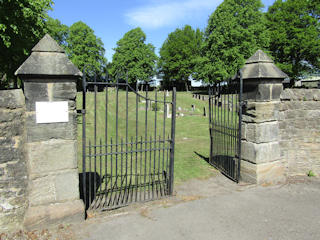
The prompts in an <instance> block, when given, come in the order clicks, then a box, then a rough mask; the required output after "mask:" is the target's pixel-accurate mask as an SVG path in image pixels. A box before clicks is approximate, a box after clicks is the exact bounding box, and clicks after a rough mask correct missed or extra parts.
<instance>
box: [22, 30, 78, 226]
mask: <svg viewBox="0 0 320 240" xmlns="http://www.w3.org/2000/svg"><path fill="white" fill-rule="evenodd" d="M16 75H18V76H19V77H20V78H21V79H22V80H23V81H24V93H25V99H26V124H25V127H26V152H27V163H28V175H29V183H28V200H29V204H28V209H27V211H26V214H25V217H24V223H23V225H24V227H25V228H30V229H31V228H34V227H39V226H43V225H47V224H51V223H54V224H55V223H59V222H61V221H64V222H65V221H70V220H71V221H74V220H77V221H78V220H82V219H83V218H84V205H83V202H82V200H80V197H79V177H78V167H77V120H76V114H77V113H76V103H75V101H76V94H77V91H76V81H77V79H79V76H81V75H82V73H81V72H80V71H79V70H78V69H77V68H76V67H75V66H74V65H73V64H72V63H71V61H70V60H69V59H68V57H67V56H66V54H65V52H64V50H63V49H62V48H61V47H60V46H59V45H58V44H57V43H56V42H55V41H54V40H53V39H52V38H51V37H50V36H49V35H45V36H44V37H43V39H41V40H40V42H39V43H38V44H37V45H36V46H35V47H34V48H33V49H32V53H31V55H30V56H29V58H28V59H27V60H26V61H25V62H24V63H23V64H22V65H21V66H20V67H19V69H18V70H17V71H16ZM57 101H58V102H59V101H60V102H61V101H63V102H67V103H68V115H69V120H68V121H67V122H50V121H49V122H47V123H37V121H36V102H46V103H50V102H51V103H54V102H57Z"/></svg>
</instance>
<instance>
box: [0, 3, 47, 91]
mask: <svg viewBox="0 0 320 240" xmlns="http://www.w3.org/2000/svg"><path fill="white" fill-rule="evenodd" d="M52 4H53V1H52V0H19V1H17V0H0V52H1V56H0V73H2V76H0V78H3V76H4V75H6V77H5V78H4V79H7V80H6V84H8V83H9V82H10V81H11V80H15V81H14V83H15V84H14V85H15V87H17V81H16V78H15V77H14V72H15V70H16V69H17V68H18V67H19V66H20V65H21V64H22V63H23V61H24V60H25V58H26V56H27V55H28V54H29V53H30V50H31V48H32V47H33V46H34V45H35V43H36V42H37V41H38V40H39V39H40V38H41V37H42V36H43V34H44V26H45V19H46V18H47V11H48V10H49V9H51V6H52ZM0 87H1V82H0Z"/></svg>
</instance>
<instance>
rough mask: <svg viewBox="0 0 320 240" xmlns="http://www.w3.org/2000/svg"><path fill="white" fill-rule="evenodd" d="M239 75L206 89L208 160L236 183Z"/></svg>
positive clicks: (239, 149)
mask: <svg viewBox="0 0 320 240" xmlns="http://www.w3.org/2000/svg"><path fill="white" fill-rule="evenodd" d="M241 106H242V74H241V72H240V77H238V78H237V79H235V80H229V81H224V82H219V83H217V84H215V85H214V86H213V87H210V88H209V130H210V158H209V163H210V164H211V165H213V166H214V167H216V168H217V169H219V170H220V171H221V172H222V173H223V174H225V175H226V176H227V177H229V178H231V179H232V180H234V181H236V182H238V181H239V178H240V159H241V121H242V107H241Z"/></svg>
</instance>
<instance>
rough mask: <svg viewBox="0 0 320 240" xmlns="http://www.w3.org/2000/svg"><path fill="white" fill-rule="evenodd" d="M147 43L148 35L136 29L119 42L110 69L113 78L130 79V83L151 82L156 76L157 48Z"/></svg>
mask: <svg viewBox="0 0 320 240" xmlns="http://www.w3.org/2000/svg"><path fill="white" fill-rule="evenodd" d="M145 41H146V34H145V33H144V32H143V31H142V30H141V28H135V29H132V30H130V31H129V32H127V33H126V34H125V35H124V36H123V38H121V39H120V40H119V41H118V42H117V47H116V48H114V50H115V53H114V55H113V57H112V65H111V68H110V74H111V76H112V77H113V78H116V77H117V76H118V77H120V76H121V77H123V78H126V77H128V82H129V83H136V82H137V81H138V80H141V81H146V82H148V81H150V79H151V77H152V76H154V74H155V63H156V60H157V56H156V54H155V53H154V51H155V47H154V46H153V45H152V44H146V43H145Z"/></svg>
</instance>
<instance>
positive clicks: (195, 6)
mask: <svg viewBox="0 0 320 240" xmlns="http://www.w3.org/2000/svg"><path fill="white" fill-rule="evenodd" d="M222 1H223V0H90V1H88V0H54V6H53V11H50V12H49V15H50V16H51V17H53V18H57V19H59V20H60V21H61V22H62V23H63V24H65V25H68V26H71V25H72V24H73V23H75V22H77V21H83V22H84V23H86V24H87V25H88V26H89V27H91V28H92V29H93V30H94V32H95V35H96V36H97V37H99V38H101V40H102V42H103V43H104V48H105V50H106V53H105V56H106V58H107V59H108V61H109V62H111V61H112V55H113V53H114V51H113V50H112V49H113V48H115V47H116V43H117V41H118V40H119V39H121V38H122V37H123V35H124V34H125V33H126V32H128V31H129V30H131V29H133V28H135V27H141V29H142V30H143V31H144V32H145V34H146V36H147V40H146V43H152V44H153V45H154V46H155V47H156V53H157V54H158V53H159V49H160V48H161V46H162V44H163V42H164V41H165V40H166V38H167V36H168V34H169V33H171V32H173V31H174V30H175V29H176V28H182V27H183V26H184V25H186V24H189V25H191V26H192V27H193V28H200V29H201V30H204V29H205V27H206V25H207V21H208V18H209V16H210V15H211V14H212V13H213V12H214V10H215V9H216V7H217V6H218V5H219V4H220V3H222ZM262 2H263V4H264V5H265V9H267V8H268V7H269V6H270V5H272V4H273V2H274V0H262Z"/></svg>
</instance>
